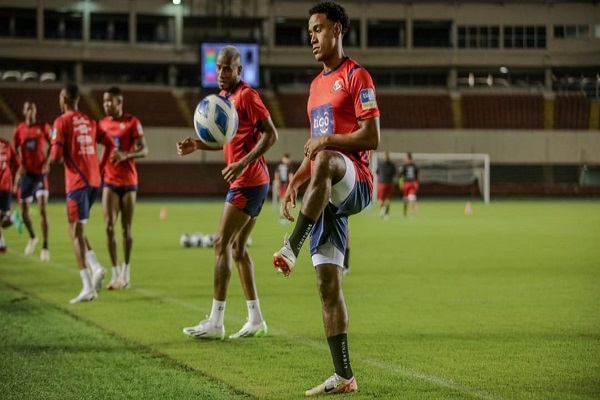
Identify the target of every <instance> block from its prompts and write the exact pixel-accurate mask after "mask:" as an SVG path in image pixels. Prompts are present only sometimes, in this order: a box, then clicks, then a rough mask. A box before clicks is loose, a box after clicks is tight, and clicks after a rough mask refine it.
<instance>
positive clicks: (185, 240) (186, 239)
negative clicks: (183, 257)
mask: <svg viewBox="0 0 600 400" xmlns="http://www.w3.org/2000/svg"><path fill="white" fill-rule="evenodd" d="M179 245H180V246H181V247H190V246H191V245H192V243H191V241H190V235H188V234H187V233H184V234H183V235H181V237H180V238H179Z"/></svg>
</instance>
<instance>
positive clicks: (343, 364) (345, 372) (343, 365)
mask: <svg viewBox="0 0 600 400" xmlns="http://www.w3.org/2000/svg"><path fill="white" fill-rule="evenodd" d="M327 343H329V351H331V357H332V358H333V366H334V367H335V373H336V374H338V376H341V377H342V378H344V379H350V378H352V377H353V376H354V373H353V372H352V367H350V356H349V355H348V336H347V335H346V334H345V333H341V334H339V335H336V336H332V337H328V338H327Z"/></svg>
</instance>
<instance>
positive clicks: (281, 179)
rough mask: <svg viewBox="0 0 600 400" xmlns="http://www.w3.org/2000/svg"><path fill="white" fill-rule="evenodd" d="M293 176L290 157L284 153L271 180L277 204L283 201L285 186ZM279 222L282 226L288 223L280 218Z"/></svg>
mask: <svg viewBox="0 0 600 400" xmlns="http://www.w3.org/2000/svg"><path fill="white" fill-rule="evenodd" d="M293 176H294V173H293V172H292V167H291V165H290V155H289V154H287V153H286V154H284V155H283V157H281V163H279V165H278V166H277V168H276V169H275V177H274V178H273V190H276V191H277V196H278V198H279V202H281V200H282V199H283V196H284V195H285V191H286V190H287V186H288V184H289V183H290V181H291V180H292V177H293ZM279 222H280V223H282V224H283V223H288V220H287V219H285V218H283V217H281V218H280V219H279Z"/></svg>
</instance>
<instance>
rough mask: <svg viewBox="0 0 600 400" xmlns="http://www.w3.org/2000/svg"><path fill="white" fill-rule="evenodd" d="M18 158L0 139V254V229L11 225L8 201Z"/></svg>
mask: <svg viewBox="0 0 600 400" xmlns="http://www.w3.org/2000/svg"><path fill="white" fill-rule="evenodd" d="M19 165H20V162H19V156H18V155H17V153H16V152H15V151H14V150H13V148H12V146H11V145H10V142H9V141H8V140H4V139H2V138H0V253H6V241H5V240H4V236H2V228H7V227H9V226H10V225H11V220H10V200H11V194H12V190H13V175H14V171H16V170H17V169H18V168H19Z"/></svg>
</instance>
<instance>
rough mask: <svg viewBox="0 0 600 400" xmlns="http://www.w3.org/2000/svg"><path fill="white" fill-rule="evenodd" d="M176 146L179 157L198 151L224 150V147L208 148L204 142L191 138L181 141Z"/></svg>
mask: <svg viewBox="0 0 600 400" xmlns="http://www.w3.org/2000/svg"><path fill="white" fill-rule="evenodd" d="M176 146H177V154H178V155H179V157H181V156H185V155H188V154H191V153H193V152H195V151H196V150H209V151H215V150H222V149H223V148H222V147H210V146H207V145H205V144H204V142H203V141H201V140H198V139H192V138H191V137H187V138H185V139H183V140H180V141H179V142H177V144H176Z"/></svg>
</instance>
